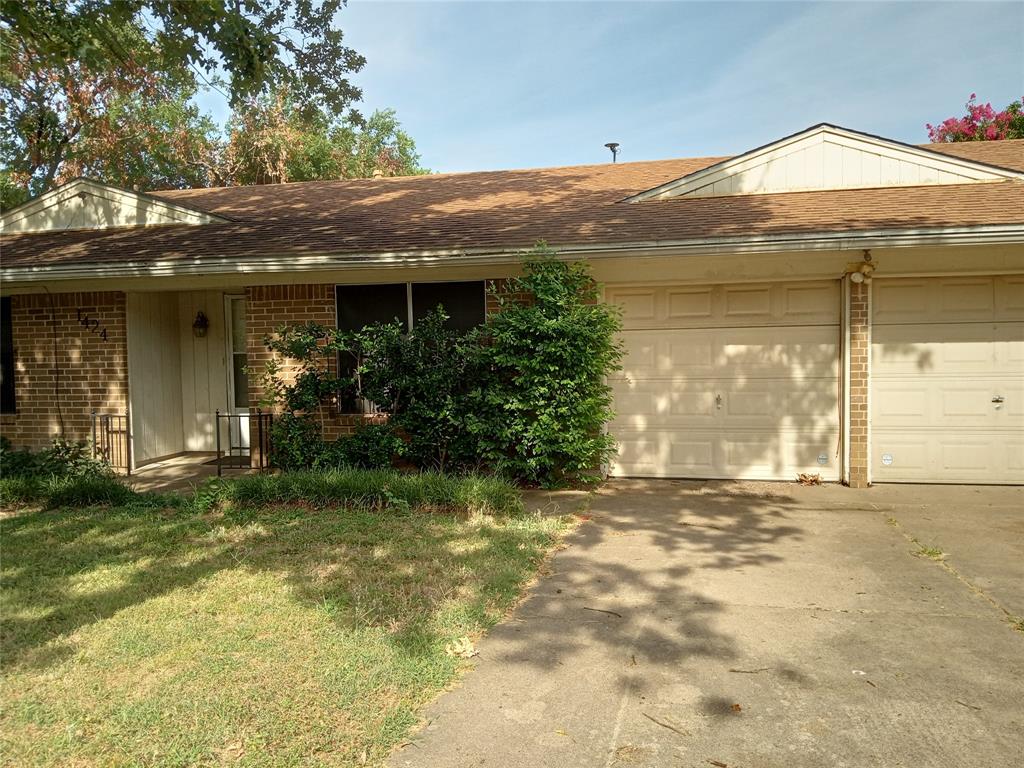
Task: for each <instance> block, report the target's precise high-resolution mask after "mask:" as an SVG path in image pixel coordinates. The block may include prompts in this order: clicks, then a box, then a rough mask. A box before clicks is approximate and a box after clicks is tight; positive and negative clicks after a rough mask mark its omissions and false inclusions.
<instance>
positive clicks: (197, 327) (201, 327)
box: [192, 310, 210, 339]
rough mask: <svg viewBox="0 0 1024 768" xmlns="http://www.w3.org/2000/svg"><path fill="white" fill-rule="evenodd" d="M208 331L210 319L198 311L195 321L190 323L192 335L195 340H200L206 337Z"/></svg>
mask: <svg viewBox="0 0 1024 768" xmlns="http://www.w3.org/2000/svg"><path fill="white" fill-rule="evenodd" d="M208 330H210V319H209V318H208V317H207V316H206V313H205V312H203V311H202V310H200V311H199V312H197V313H196V319H195V320H193V321H192V335H193V336H195V337H196V338H197V339H202V338H205V337H206V332H207V331H208Z"/></svg>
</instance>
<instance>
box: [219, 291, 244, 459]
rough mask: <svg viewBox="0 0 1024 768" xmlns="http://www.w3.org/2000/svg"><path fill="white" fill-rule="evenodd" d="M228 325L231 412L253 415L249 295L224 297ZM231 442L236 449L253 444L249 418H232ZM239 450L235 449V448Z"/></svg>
mask: <svg viewBox="0 0 1024 768" xmlns="http://www.w3.org/2000/svg"><path fill="white" fill-rule="evenodd" d="M224 316H225V327H226V328H227V331H228V332H227V334H225V335H226V337H227V369H228V413H230V414H233V415H237V416H246V417H247V416H248V415H249V375H248V374H247V373H246V369H245V366H246V363H247V359H246V352H245V335H246V334H245V296H231V295H228V296H225V297H224ZM228 445H229V446H230V447H231V448H232V449H236V450H237V449H241V448H248V447H249V419H248V418H239V419H234V418H232V419H228ZM233 452H235V451H233Z"/></svg>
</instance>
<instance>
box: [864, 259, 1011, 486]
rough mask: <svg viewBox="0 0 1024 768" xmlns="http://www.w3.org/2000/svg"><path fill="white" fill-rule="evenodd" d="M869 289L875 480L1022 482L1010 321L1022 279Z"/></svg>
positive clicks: (931, 281) (879, 284)
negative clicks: (871, 324) (871, 308)
mask: <svg viewBox="0 0 1024 768" xmlns="http://www.w3.org/2000/svg"><path fill="white" fill-rule="evenodd" d="M872 291H873V300H874V306H875V312H874V315H873V318H874V326H873V328H872V357H871V363H872V369H871V429H872V475H873V477H874V479H875V480H876V481H879V482H885V481H887V480H890V481H909V482H913V481H919V482H951V483H955V482H967V483H970V482H977V483H1019V482H1022V481H1024V468H1022V465H1024V458H1022V456H1021V444H1022V443H1024V323H1022V322H1020V321H1019V319H1017V320H1010V321H1007V318H1011V317H1018V318H1019V315H1016V313H1018V312H1021V311H1022V310H1024V279H1022V278H1019V277H1010V276H1007V277H998V278H991V277H981V278H922V279H919V280H893V281H888V280H884V279H883V280H876V281H875V282H874V284H873V287H872ZM997 397H1001V398H1002V399H1003V402H1002V403H997V402H993V399H995V398H997Z"/></svg>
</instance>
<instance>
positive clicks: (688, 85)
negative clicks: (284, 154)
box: [203, 0, 1024, 171]
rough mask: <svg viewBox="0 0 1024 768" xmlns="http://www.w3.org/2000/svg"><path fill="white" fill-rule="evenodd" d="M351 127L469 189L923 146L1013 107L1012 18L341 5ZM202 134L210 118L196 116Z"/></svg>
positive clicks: (959, 9) (902, 5) (927, 8)
mask: <svg viewBox="0 0 1024 768" xmlns="http://www.w3.org/2000/svg"><path fill="white" fill-rule="evenodd" d="M338 20H339V23H340V25H341V27H342V28H343V29H344V30H345V32H346V42H347V44H348V45H350V46H352V47H353V48H355V49H356V50H357V51H359V52H360V53H362V54H363V55H364V56H366V59H367V64H366V67H365V68H364V70H363V71H362V72H361V73H359V74H358V75H356V76H355V77H354V78H353V80H354V82H355V83H356V84H357V85H359V86H360V87H361V88H362V89H363V91H364V100H363V102H362V104H361V105H360V109H361V110H363V111H364V112H365V113H369V112H370V111H372V110H373V109H374V108H378V107H393V108H395V109H396V110H397V111H398V117H399V119H400V120H401V121H402V123H403V125H404V126H405V128H406V130H407V131H408V132H409V133H410V134H411V135H412V137H413V138H414V139H415V140H416V143H417V146H418V148H419V150H420V152H421V154H422V157H423V164H424V165H425V166H426V167H428V168H431V169H433V170H435V171H469V170H486V169H499V168H522V167H535V166H548V165H572V164H577V163H591V162H604V161H606V160H608V159H609V154H608V150H607V149H605V148H604V144H605V142H608V141H618V142H619V143H620V144H621V145H622V153H621V155H620V160H622V161H626V160H648V159H658V158H666V157H686V156H700V155H719V154H733V153H737V152H742V151H744V150H747V149H750V148H752V147H755V146H758V145H760V144H764V143H766V142H768V141H771V140H773V139H775V138H778V137H781V136H783V135H786V134H789V133H793V132H795V131H798V130H800V129H802V128H806V127H807V126H809V125H813V124H814V123H818V122H832V123H837V124H839V125H843V126H846V127H849V128H854V129H859V130H863V131H868V132H871V133H878V134H881V135H884V136H888V137H891V138H895V139H899V140H902V141H908V142H914V143H917V142H924V141H927V134H926V131H925V127H924V124H925V123H926V122H938V121H939V120H941V119H942V118H944V117H948V116H949V115H951V114H954V113H958V111H959V110H961V109H962V105H963V103H964V101H966V99H967V96H968V95H969V94H970V93H971V92H974V91H976V92H977V93H978V95H979V97H980V99H981V100H982V101H991V102H992V103H993V105H994V106H996V107H998V108H1002V107H1004V106H1006V104H1008V103H1009V102H1010V101H1012V100H1014V99H1018V98H1020V97H1021V95H1022V92H1024V52H1022V50H1024V49H1022V45H1021V41H1022V40H1024V3H1021V2H1015V3H973V2H972V3H952V2H949V3H947V2H931V3H910V2H890V3H867V2H845V3H839V2H824V3H769V2H748V3H732V2H716V3H687V2H657V3H641V2H601V3H593V2H561V3H550V2H543V3H542V2H515V3H497V2H472V3H471V2H462V3H453V2H415V3H395V2H382V1H380V0H350V4H349V6H348V7H347V8H345V9H344V10H343V11H342V12H341V13H340V14H339V19H338ZM203 103H204V105H207V104H208V105H212V106H213V107H214V110H213V111H214V114H215V116H216V117H218V118H220V119H223V117H224V116H225V109H224V107H223V105H222V104H218V103H217V100H216V99H209V100H208V99H204V100H203Z"/></svg>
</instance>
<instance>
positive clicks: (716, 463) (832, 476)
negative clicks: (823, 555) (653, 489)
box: [612, 428, 839, 481]
mask: <svg viewBox="0 0 1024 768" xmlns="http://www.w3.org/2000/svg"><path fill="white" fill-rule="evenodd" d="M616 437H617V439H618V455H617V457H616V459H615V461H614V462H613V467H612V472H613V474H616V475H625V476H639V477H699V478H738V479H761V480H775V479H779V478H783V479H787V480H791V479H794V478H795V477H796V475H797V474H799V473H800V472H808V473H812V474H820V475H821V476H822V478H823V479H824V480H828V481H834V480H838V479H839V469H838V461H837V458H836V455H835V451H836V441H837V439H838V438H837V436H836V435H829V436H816V435H802V434H800V433H799V432H795V431H791V430H780V431H778V432H776V433H771V434H766V433H762V432H754V431H728V430H727V431H719V430H687V431H685V432H679V431H675V430H671V429H660V428H652V429H645V430H643V431H631V430H624V429H620V430H617V431H616Z"/></svg>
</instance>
